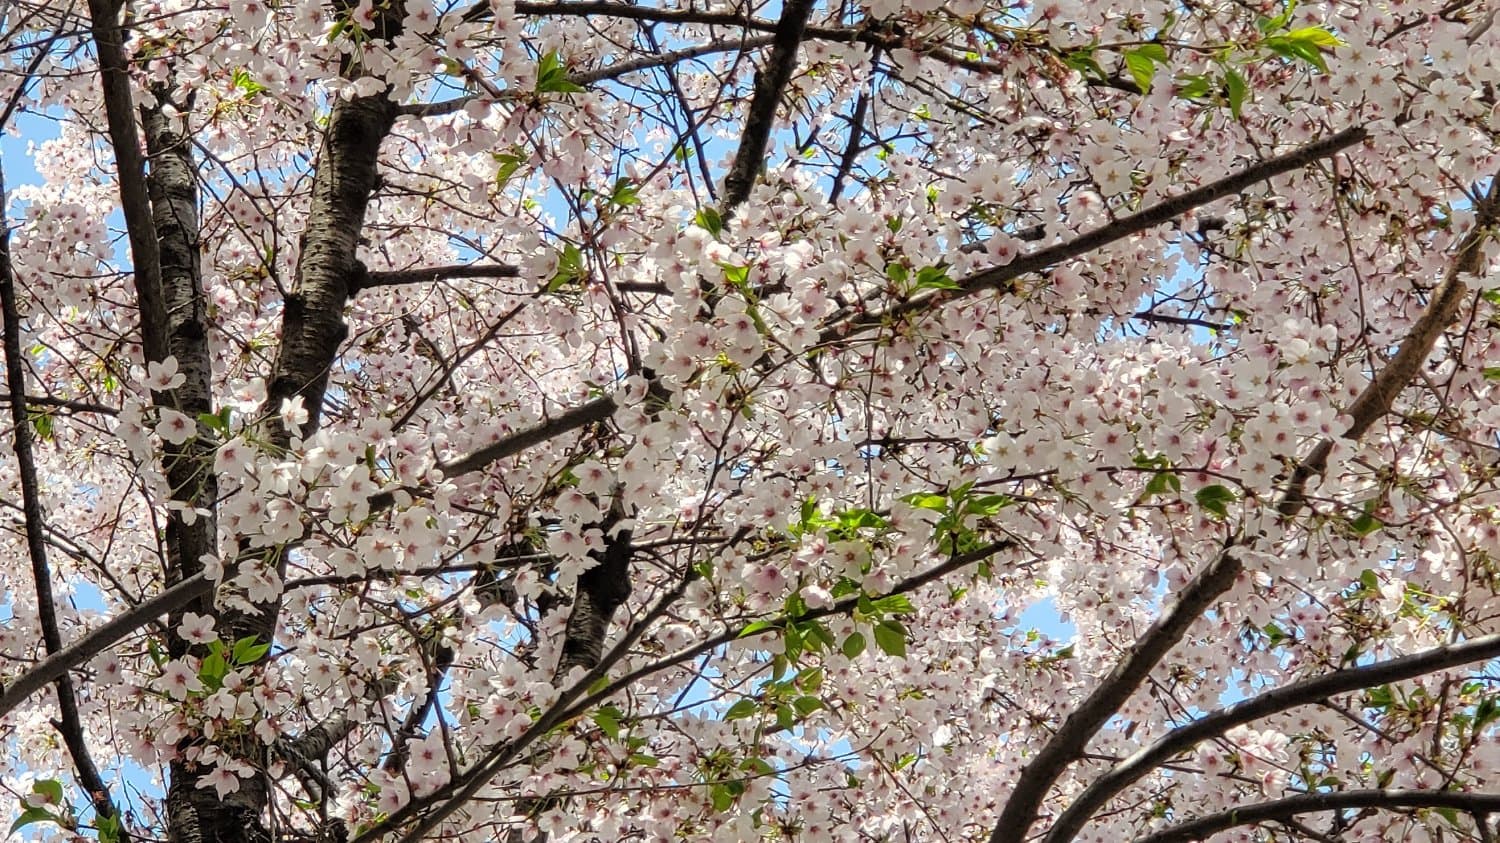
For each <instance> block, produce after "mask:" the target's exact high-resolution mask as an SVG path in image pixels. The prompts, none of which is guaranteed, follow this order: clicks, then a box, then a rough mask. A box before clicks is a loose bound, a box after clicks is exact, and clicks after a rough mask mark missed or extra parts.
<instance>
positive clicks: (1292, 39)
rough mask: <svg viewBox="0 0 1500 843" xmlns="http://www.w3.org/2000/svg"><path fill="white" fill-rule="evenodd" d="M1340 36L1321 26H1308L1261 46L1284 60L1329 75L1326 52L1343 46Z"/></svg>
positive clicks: (1266, 40)
mask: <svg viewBox="0 0 1500 843" xmlns="http://www.w3.org/2000/svg"><path fill="white" fill-rule="evenodd" d="M1343 43H1344V42H1343V41H1341V40H1340V39H1339V38H1338V36H1336V35H1334V34H1333V33H1331V32H1329V31H1328V30H1326V29H1324V28H1322V27H1320V26H1307V27H1303V28H1302V29H1296V30H1293V31H1291V32H1288V33H1286V34H1284V35H1272V36H1269V37H1267V38H1266V39H1265V40H1264V41H1262V42H1261V46H1263V47H1265V48H1266V49H1267V50H1270V51H1271V52H1273V53H1275V54H1276V55H1278V56H1281V57H1282V58H1285V59H1288V60H1291V61H1302V62H1306V63H1307V64H1310V65H1312V66H1313V67H1316V68H1317V69H1318V70H1320V71H1322V72H1324V73H1327V72H1328V62H1327V61H1325V60H1324V58H1323V51H1324V50H1331V49H1333V48H1334V47H1339V46H1342V45H1343Z"/></svg>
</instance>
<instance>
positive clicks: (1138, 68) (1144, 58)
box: [1125, 44, 1167, 94]
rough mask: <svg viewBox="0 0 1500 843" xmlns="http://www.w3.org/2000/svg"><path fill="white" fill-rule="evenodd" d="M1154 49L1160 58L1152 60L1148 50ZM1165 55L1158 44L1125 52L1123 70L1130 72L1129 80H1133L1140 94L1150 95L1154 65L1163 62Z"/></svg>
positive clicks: (1154, 74)
mask: <svg viewBox="0 0 1500 843" xmlns="http://www.w3.org/2000/svg"><path fill="white" fill-rule="evenodd" d="M1151 47H1155V48H1156V49H1155V51H1154V52H1155V53H1160V54H1161V58H1160V59H1156V58H1154V57H1153V56H1154V53H1153V52H1152V51H1150V50H1149V48H1151ZM1166 59H1167V53H1166V51H1165V50H1163V49H1162V48H1161V45H1160V44H1147V45H1145V46H1142V47H1137V48H1135V49H1130V50H1126V51H1125V69H1126V70H1128V71H1130V78H1131V79H1134V80H1135V84H1136V87H1138V88H1140V89H1141V93H1143V94H1149V93H1151V80H1152V79H1153V78H1155V76H1156V65H1157V62H1158V61H1161V62H1163V63H1164V62H1165V61H1166Z"/></svg>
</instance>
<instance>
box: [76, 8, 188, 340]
mask: <svg viewBox="0 0 1500 843" xmlns="http://www.w3.org/2000/svg"><path fill="white" fill-rule="evenodd" d="M119 8H120V7H119V6H118V5H117V4H115V3H113V2H112V0H89V15H90V17H91V18H92V27H93V36H94V49H95V50H96V51H97V52H98V54H99V81H100V85H101V88H102V89H103V95H104V114H105V119H106V122H107V123H108V126H109V139H110V143H111V145H112V146H113V148H114V153H115V169H116V170H118V173H117V176H118V178H119V181H120V210H121V212H122V213H123V214H124V216H125V233H126V236H127V238H128V239H129V241H130V261H131V265H132V267H133V269H134V275H135V290H136V298H137V300H138V303H139V306H140V309H141V342H142V345H143V346H144V348H145V352H146V359H147V360H148V361H153V362H154V361H159V360H164V359H166V357H167V355H168V354H169V351H168V348H167V334H166V326H167V305H166V300H165V298H164V297H163V295H162V288H161V247H160V246H159V244H158V243H157V238H156V224H155V223H154V222H153V220H152V216H151V200H150V197H149V193H148V191H147V189H146V165H145V161H144V159H143V158H142V157H141V147H140V140H139V138H138V136H137V134H136V122H135V105H134V101H133V98H132V97H131V93H130V69H129V67H128V65H127V64H126V61H125V50H124V47H123V46H122V45H123V44H124V37H123V36H122V35H121V33H120V24H119V20H118V18H117V15H118V12H119Z"/></svg>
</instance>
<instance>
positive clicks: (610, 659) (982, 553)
mask: <svg viewBox="0 0 1500 843" xmlns="http://www.w3.org/2000/svg"><path fill="white" fill-rule="evenodd" d="M1014 547H1015V543H1014V542H1012V541H1009V540H1007V541H999V542H994V543H992V544H989V545H986V546H985V547H982V548H980V549H978V550H975V551H973V552H970V553H966V554H961V555H958V556H955V557H953V558H951V559H949V560H947V561H946V562H942V563H940V564H938V565H934V566H933V567H932V568H930V569H928V570H927V571H924V572H922V573H921V574H917V575H916V576H913V577H910V578H908V579H906V580H903V581H902V582H901V583H899V584H897V585H896V587H894V588H892V589H891V590H890V591H888V592H886V593H885V594H882V595H878V597H888V596H891V595H896V594H907V593H910V592H913V591H916V590H917V589H919V588H922V587H923V586H926V585H928V584H930V583H934V582H937V581H939V580H941V579H942V578H943V577H946V576H947V575H949V574H951V573H953V572H955V571H960V570H963V569H964V568H967V567H969V566H971V565H975V564H977V563H979V562H982V561H984V560H986V559H989V558H990V557H992V556H994V555H995V554H997V553H1000V552H1002V551H1005V550H1010V549H1012V548H1014ZM695 579H696V576H695V575H689V576H686V577H684V578H683V579H682V580H681V581H679V583H678V585H677V587H676V588H674V589H673V590H672V591H670V592H668V593H667V594H665V595H663V596H662V598H661V599H659V600H658V601H657V602H656V604H655V606H653V607H652V609H651V610H650V611H648V612H646V613H645V615H644V616H643V617H642V618H641V619H640V620H639V621H638V622H637V623H636V624H634V625H633V626H632V627H631V629H630V631H629V632H628V633H626V635H625V636H624V637H623V638H622V639H621V640H620V641H619V642H617V643H616V644H615V646H614V647H612V648H611V649H610V652H609V653H608V654H607V655H606V656H605V657H604V658H603V659H602V660H601V661H600V664H599V665H598V666H596V667H595V668H594V669H592V670H590V671H589V672H588V673H587V674H585V675H584V676H583V677H582V678H580V679H579V680H578V681H577V682H575V683H574V684H573V685H572V687H570V688H569V689H568V690H566V691H564V692H563V693H562V695H561V696H560V697H559V698H558V701H557V702H556V703H554V704H553V705H552V707H551V708H549V709H548V710H547V711H546V712H545V713H544V714H543V715H542V716H541V717H540V718H539V719H538V720H537V722H535V723H533V724H532V726H531V728H530V729H528V730H527V731H526V732H525V733H524V734H522V735H521V736H520V737H518V738H516V739H515V740H513V741H511V742H510V743H507V744H503V745H501V746H499V747H497V748H496V749H495V750H493V751H492V752H491V753H490V754H489V756H488V757H487V758H485V759H484V760H482V761H480V762H479V763H477V764H475V765H474V766H473V767H471V768H470V769H469V770H467V771H466V772H464V773H463V774H462V775H459V776H457V777H455V778H454V779H453V781H451V782H449V783H448V784H447V785H446V786H444V787H443V788H442V789H441V790H439V791H438V792H437V793H434V794H432V795H430V796H427V797H423V798H422V799H416V800H413V801H412V802H410V803H408V804H407V805H406V806H405V807H403V808H401V809H400V810H398V811H396V812H395V813H393V814H391V816H389V817H387V818H386V819H385V820H384V821H382V822H380V823H378V824H376V825H375V826H373V827H371V828H369V829H368V830H366V831H365V832H364V833H363V834H361V835H359V836H358V837H356V838H354V839H353V840H351V841H350V843H372V841H374V840H376V839H377V838H382V837H385V836H387V835H389V834H391V833H393V832H394V831H395V830H396V829H399V828H402V827H403V826H405V825H406V824H407V823H408V822H411V821H412V820H413V819H416V818H417V817H418V816H419V815H421V814H422V812H423V811H426V810H427V809H428V808H430V807H432V806H434V805H438V806H439V807H438V808H437V810H435V811H431V812H429V813H428V814H427V815H426V816H425V817H422V819H421V821H420V822H419V823H418V824H417V825H416V826H414V827H413V828H412V829H411V830H410V831H408V832H407V833H406V834H405V835H404V836H402V837H401V839H400V843H416V841H418V840H421V839H424V838H423V835H424V834H426V833H427V832H429V831H431V830H432V829H434V828H436V827H437V826H438V824H440V823H441V822H442V821H443V820H444V819H446V818H447V817H448V816H450V815H451V814H452V813H453V812H454V811H457V810H458V809H460V808H461V807H462V806H463V805H464V804H465V803H466V802H467V801H468V800H469V799H470V798H472V797H473V795H474V794H476V793H478V792H479V791H480V790H481V789H483V788H484V787H485V786H486V784H487V783H488V782H489V780H490V779H492V778H494V777H495V776H496V775H497V774H498V773H499V772H500V771H501V770H503V769H505V766H506V765H507V764H509V763H510V762H511V761H513V760H515V759H516V758H517V757H519V756H520V755H521V753H522V752H524V751H525V749H526V748H527V747H528V746H530V745H531V744H532V743H533V742H535V741H536V740H537V739H538V738H540V737H541V736H542V735H545V734H547V733H548V732H549V731H550V730H552V729H553V728H554V727H555V726H557V725H558V724H559V723H565V722H567V721H568V720H571V719H573V718H575V717H578V716H580V715H582V714H583V713H585V712H587V711H588V710H589V709H590V708H592V707H593V706H594V705H596V704H598V703H600V702H602V701H603V700H606V699H608V698H609V697H611V696H613V695H615V694H617V693H619V692H620V691H621V690H623V689H625V688H628V687H629V686H631V685H633V684H635V683H636V682H637V681H639V680H641V679H643V678H645V677H647V676H651V675H653V674H656V673H659V672H661V671H663V670H666V669H668V668H671V667H675V666H677V665H680V664H684V663H687V662H690V661H692V660H693V659H696V658H698V657H699V656H701V655H703V654H704V653H707V652H711V651H712V650H714V649H716V648H718V647H722V646H724V645H725V644H728V643H730V642H731V641H736V640H740V639H747V638H754V637H758V636H761V635H767V634H772V633H778V632H780V631H781V630H782V626H781V624H783V623H785V620H784V619H783V620H781V621H780V622H779V623H774V624H771V625H762V624H760V623H759V622H752V623H747V624H744V625H741V626H736V627H734V628H732V629H728V630H725V631H724V632H722V633H720V634H718V635H715V636H711V637H709V638H707V639H704V640H703V641H700V642H698V643H697V644H694V645H692V646H690V647H686V648H684V649H682V650H679V651H677V652H676V653H674V654H672V655H670V656H667V657H665V658H662V659H660V660H658V661H655V662H652V663H650V664H646V665H643V666H641V667H638V668H635V669H634V670H631V671H628V672H626V673H625V674H623V675H621V676H618V677H616V678H614V679H611V680H609V682H608V683H607V684H604V685H603V687H601V688H598V689H597V690H595V691H593V692H592V693H585V692H586V691H587V689H589V688H593V687H595V685H596V684H597V683H599V682H600V680H602V679H603V678H604V677H605V675H606V672H607V670H608V669H609V666H610V665H612V664H615V663H616V662H618V661H619V659H620V658H622V657H623V656H624V655H625V653H626V651H627V650H628V649H629V647H630V646H631V645H633V644H634V642H635V641H636V640H638V639H639V638H640V636H641V635H642V634H644V633H645V631H646V629H647V628H648V627H649V626H650V625H651V624H652V623H653V622H654V621H655V620H656V619H657V618H659V617H660V616H661V615H662V614H663V613H664V612H665V610H666V609H667V607H669V606H671V605H672V603H673V602H674V601H675V600H676V599H677V598H678V597H680V596H681V595H682V594H683V593H685V591H686V589H687V587H688V586H689V585H691V584H692V582H693V581H694V580H695ZM872 597H875V596H874V595H872ZM859 599H860V598H859V597H857V596H855V597H847V598H844V599H843V600H839V601H837V602H836V603H834V604H833V605H831V606H827V607H824V608H822V609H814V610H812V611H809V612H807V613H805V614H803V615H801V616H800V617H798V618H797V620H799V621H808V620H817V619H820V618H825V617H830V616H833V615H841V614H847V613H849V612H851V611H853V610H854V609H855V608H856V607H857V606H858V605H859ZM877 599H878V598H877Z"/></svg>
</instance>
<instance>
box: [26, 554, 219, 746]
mask: <svg viewBox="0 0 1500 843" xmlns="http://www.w3.org/2000/svg"><path fill="white" fill-rule="evenodd" d="M213 590H214V582H213V581H212V580H210V579H208V578H207V577H205V576H203V575H202V574H199V575H197V576H195V577H191V578H189V579H186V580H183V581H182V582H180V583H178V584H176V585H174V586H172V587H171V588H169V589H167V590H166V591H163V592H162V593H160V594H158V595H156V596H155V597H152V598H151V599H149V600H143V601H141V603H140V604H139V605H137V606H134V607H132V608H130V609H128V610H126V611H124V612H121V613H120V614H118V615H116V616H115V617H113V618H111V619H110V620H109V621H108V622H106V623H105V624H103V625H102V626H100V627H98V628H97V629H94V630H93V631H91V632H88V633H85V634H84V636H83V637H82V638H79V639H78V640H77V641H74V642H73V643H72V644H69V645H67V646H66V647H64V648H62V649H61V650H58V651H57V652H56V653H53V654H52V655H50V656H48V657H47V658H45V659H43V660H42V661H40V662H38V663H37V664H36V665H34V666H33V667H32V668H31V669H30V670H28V671H26V672H25V673H22V674H21V675H20V676H18V677H16V678H15V679H14V680H13V681H12V682H11V683H10V684H9V685H6V686H5V687H4V689H3V690H0V717H4V716H5V715H7V714H9V713H10V712H12V711H14V710H15V708H16V706H18V705H20V704H21V703H22V702H23V701H25V700H26V698H27V697H29V696H31V695H32V694H34V693H36V692H37V691H39V690H41V689H42V688H45V687H46V686H47V685H49V684H51V683H53V682H55V681H57V678H58V677H59V676H62V675H64V674H66V673H67V672H68V671H70V670H72V669H73V668H75V667H77V666H78V665H80V664H83V663H84V662H86V661H88V660H89V659H91V658H93V657H94V656H97V655H99V654H100V653H102V652H104V651H105V650H107V649H108V648H109V647H111V646H113V645H114V644H115V642H117V641H119V640H120V639H122V638H124V637H125V636H127V635H129V634H130V633H132V632H134V631H136V630H137V629H140V628H141V627H142V626H145V625H146V624H148V623H150V622H151V621H152V620H154V619H156V618H159V617H161V616H162V615H165V614H167V613H168V612H172V611H176V610H177V609H180V608H182V607H183V606H186V605H187V604H189V603H191V602H193V601H194V600H197V599H199V598H200V597H203V596H204V595H206V594H209V593H210V592H212V591H213Z"/></svg>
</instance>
